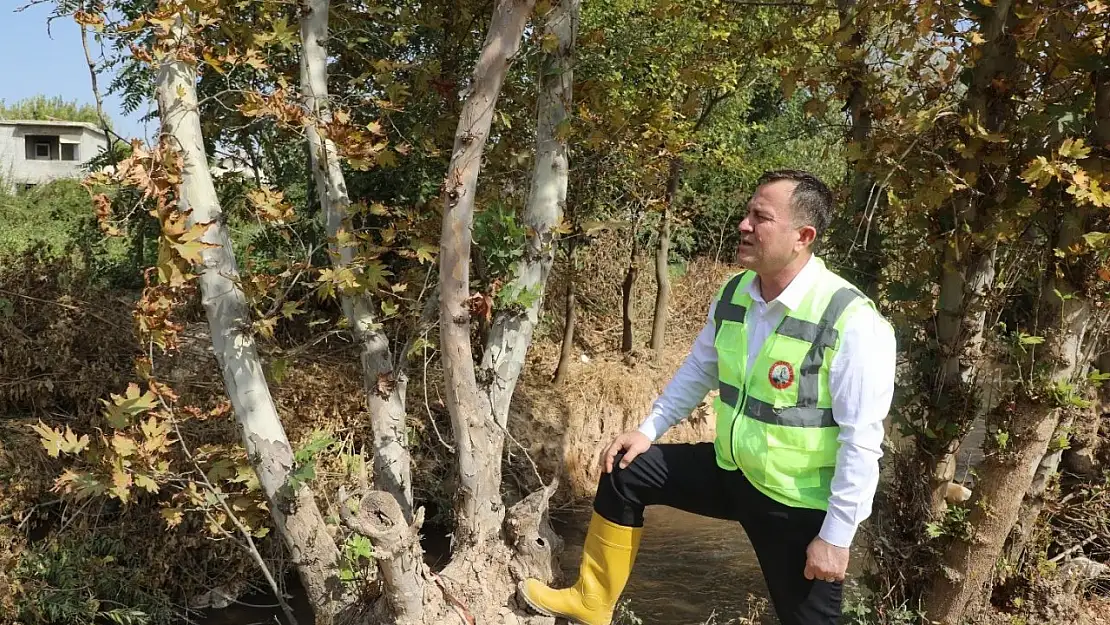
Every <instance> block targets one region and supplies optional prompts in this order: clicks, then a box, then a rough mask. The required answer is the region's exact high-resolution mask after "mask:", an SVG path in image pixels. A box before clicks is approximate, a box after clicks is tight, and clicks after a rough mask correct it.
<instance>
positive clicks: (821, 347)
mask: <svg viewBox="0 0 1110 625" xmlns="http://www.w3.org/2000/svg"><path fill="white" fill-rule="evenodd" d="M742 276H743V274H740V276H737V277H735V278H733V279H732V280H731V281H729V283H728V285H726V287H725V291H724V293H723V294H722V296H721V299H720V301H718V302H717V308H716V310H715V311H714V319H715V321H716V325H717V333H718V334H719V333H720V331H721V320H722V319H724V320H728V321H734V322H736V323H744V317H745V314H746V312H747V310H746V309H745V308H744V307H743V306H738V305H736V304H732V303H730V302H729V300H730V299H731V298H732V296H733V295H734V294H735V292H736V287H737V285H738V284H739V283H740V277H742ZM860 297H863V294H862V293H860V292H859V291H857V290H855V289H851V288H847V287H845V288H842V289H840V290H839V291H837V292H836V293H835V294H834V295H833V296H832V299H831V300H829V303H828V305H827V306H826V307H825V310H824V312H823V313H822V314H821V318H820V320H818V322H817V323H813V322H810V321H805V320H803V319H797V318H795V317H784V318H783V320H782V322H781V323H780V324H779V327H778V329H776V330H775V332H776V333H777V334H780V335H782V336H788V337H790V338H793V339H798V340H800V341H805V342H807V343H810V348H809V351H808V352H806V356H805V359H804V360H803V361H802V364H801V366H800V367H799V371H798V374H799V375H798V402H797V404H796V405H795V406H793V407H789V408H781V409H776V408H775V407H774V406H772V405H770V404H768V403H766V402H763V401H760V400H758V399H755V398H753V397H748V399H747V402H746V403H745V406H744V414H745V415H746V416H749V417H751V418H753V419H755V420H757V421H761V422H763V423H767V424H770V425H783V426H788V427H802V428H821V427H833V426H835V425H836V422H835V421H834V420H833V414H832V409H831V408H817V399H818V398H817V393H818V391H817V389H818V381H819V378H820V372H821V366H822V365H823V364H824V360H825V349H826V348H829V347H833V346H835V345H836V341H837V339H838V338H839V333H838V332H837V330H836V328H835V327H834V326H835V325H836V323H837V321H839V320H840V316H841V315H843V314H844V311H845V310H847V308H848V306H849V305H850V304H851V303H852V302H854V301H855V300H856V299H857V298H860ZM726 298H728V299H726ZM726 302H729V303H727V304H726ZM719 384H720V394H721V401H723V402H724V403H726V404H728V405H729V406H731V407H732V408H734V409H735V408H736V404H737V402H738V401H739V400H740V396H741V390H740V389H738V388H736V387H735V386H732V385H731V384H728V383H725V382H720V381H719Z"/></svg>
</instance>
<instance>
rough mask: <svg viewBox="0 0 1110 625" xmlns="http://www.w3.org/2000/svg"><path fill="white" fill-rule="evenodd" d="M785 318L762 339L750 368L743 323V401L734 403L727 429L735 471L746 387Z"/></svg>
mask: <svg viewBox="0 0 1110 625" xmlns="http://www.w3.org/2000/svg"><path fill="white" fill-rule="evenodd" d="M786 316H787V314H786V312H785V311H784V312H783V313H782V319H779V321H778V323H776V324H775V329H774V330H771V333H770V334H768V335H767V338H765V339H763V345H762V346H761V347H760V348H759V351H758V352H756V354H755V358H754V359H752V365H753V366H751V367H749V366H748V361H747V358H748V354H747V351H748V350H747V346H748V328H747V325H748V324H747V322H746V321H745V322H744V352H745V353H744V354H743V358H744V369H745V371H744V388H742V389H740V390H742V391H743V392H744V399H742V400H740V401H738V402H736V409H735V410H733V412H732V423H731V424H730V425H729V427H728V453H729V455H730V456H732V464H734V465H736V468H737V469H739V468H740V463H739V462H737V461H736V440H735V438H736V423H737V422H738V421H740V416H741V414H742V412H743V410H744V407H745V406H746V405H747V403H748V385H750V384H751V381H752V370H753V369H754V368H755V366H754V365H755V363H757V362H759V355H760V354H762V353H763V350H765V349H767V348H768V347H769V346H768V343H770V342H771V341H773V340H774V339H775V334H777V333H778V331H779V326H781V325H782V322H783V321H784V320H785V319H786Z"/></svg>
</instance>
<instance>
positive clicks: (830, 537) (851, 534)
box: [818, 513, 859, 549]
mask: <svg viewBox="0 0 1110 625" xmlns="http://www.w3.org/2000/svg"><path fill="white" fill-rule="evenodd" d="M857 529H859V527H858V526H857V525H855V524H853V523H849V522H847V521H843V520H841V519H839V518H837V517H836V516H835V515H833V514H831V513H828V514H826V515H825V522H824V523H822V524H821V532H820V533H819V534H818V536H820V537H821V540H823V541H825V542H827V543H829V544H830V545H832V546H834V547H841V548H843V549H848V548H849V547H851V546H852V539H854V538H855V537H856V530H857Z"/></svg>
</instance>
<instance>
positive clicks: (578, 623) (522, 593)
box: [516, 582, 611, 625]
mask: <svg viewBox="0 0 1110 625" xmlns="http://www.w3.org/2000/svg"><path fill="white" fill-rule="evenodd" d="M516 590H517V593H516V594H517V596H519V597H520V598H521V599H523V600H524V603H527V604H528V607H530V608H532V609H533V610H535V611H536V612H539V613H540V614H541V615H543V616H550V617H551V618H561V619H563V620H565V621H567V622H568V623H570V624H571V625H588V624H587V623H583V622H582V621H579V620H575V619H573V618H571V617H569V616H567V615H565V614H556V613H554V612H552V611H551V610H547V609H545V608H541V607H540V606H538V605H536V604H535V602H533V601H532V600H531V599H530V598H529V597H528V593H527V592H525V591H524V582H520V583H519V584H517V586H516ZM610 622H611V621H610Z"/></svg>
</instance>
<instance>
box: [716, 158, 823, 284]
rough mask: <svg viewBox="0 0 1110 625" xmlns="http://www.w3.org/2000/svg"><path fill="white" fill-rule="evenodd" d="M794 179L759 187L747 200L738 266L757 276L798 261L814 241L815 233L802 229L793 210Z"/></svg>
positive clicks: (741, 224)
mask: <svg viewBox="0 0 1110 625" xmlns="http://www.w3.org/2000/svg"><path fill="white" fill-rule="evenodd" d="M796 184H797V183H795V182H794V181H792V180H776V181H774V182H769V183H767V184H764V185H762V186H760V187H759V188H758V189H756V190H755V194H754V195H753V196H752V199H751V200H749V201H748V212H747V214H746V215H745V216H744V219H743V221H741V222H740V245H739V246H738V247H737V248H736V263H737V264H739V265H743V266H744V267H746V268H748V269H752V270H754V271H755V272H756V273H773V272H776V271H778V270H780V269H782V268H783V267H785V266H786V265H788V264H789V263H790V261H792V260H793V259H795V258H797V256H798V254H799V253H801V252H802V251H803V250H804V249H805V248H806V247H808V245H809V244H810V243H811V242H812V241H813V237H814V236H815V235H816V230H814V228H813V227H812V226H801V225H799V224H798V223H797V222H796V220H795V218H794V213H793V211H792V210H791V208H790V195H791V194H792V193H793V192H794V186H795V185H796Z"/></svg>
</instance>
